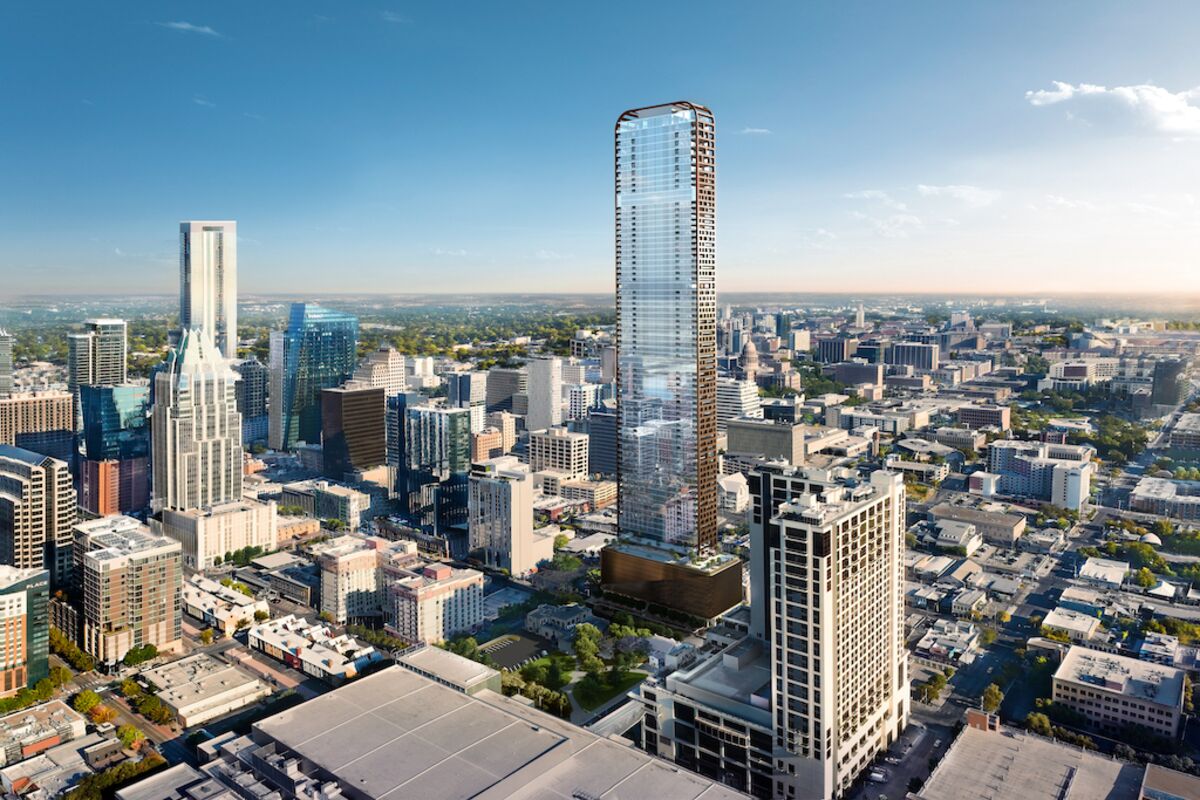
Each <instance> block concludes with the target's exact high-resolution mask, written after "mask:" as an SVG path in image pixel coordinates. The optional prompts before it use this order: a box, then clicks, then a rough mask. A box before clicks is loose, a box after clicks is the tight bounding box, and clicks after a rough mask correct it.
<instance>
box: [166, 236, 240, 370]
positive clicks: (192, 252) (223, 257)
mask: <svg viewBox="0 0 1200 800" xmlns="http://www.w3.org/2000/svg"><path fill="white" fill-rule="evenodd" d="M179 327H180V329H181V330H187V329H189V328H203V329H204V330H206V331H208V335H209V336H211V337H212V338H213V341H214V342H216V345H217V349H218V350H220V351H221V352H222V353H223V354H224V355H225V357H226V358H237V342H238V338H237V223H236V222H234V221H232V220H220V221H211V220H210V221H203V222H201V221H191V222H181V223H179Z"/></svg>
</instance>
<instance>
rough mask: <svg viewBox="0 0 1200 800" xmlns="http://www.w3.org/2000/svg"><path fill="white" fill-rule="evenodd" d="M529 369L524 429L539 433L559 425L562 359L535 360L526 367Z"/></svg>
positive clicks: (561, 408)
mask: <svg viewBox="0 0 1200 800" xmlns="http://www.w3.org/2000/svg"><path fill="white" fill-rule="evenodd" d="M527 366H528V369H529V384H528V389H527V393H528V395H529V411H528V413H527V414H526V415H525V429H526V430H530V431H540V430H544V429H546V428H553V427H554V426H556V425H561V424H562V421H563V415H562V412H563V407H562V387H563V380H562V359H561V358H535V359H533V360H532V361H530V362H529V364H528V365H527Z"/></svg>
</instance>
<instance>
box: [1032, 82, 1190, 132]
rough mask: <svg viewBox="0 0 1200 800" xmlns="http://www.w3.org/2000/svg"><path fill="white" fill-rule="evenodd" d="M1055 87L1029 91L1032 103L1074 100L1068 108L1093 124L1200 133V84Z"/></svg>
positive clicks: (1047, 104)
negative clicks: (1176, 87) (1177, 87)
mask: <svg viewBox="0 0 1200 800" xmlns="http://www.w3.org/2000/svg"><path fill="white" fill-rule="evenodd" d="M1053 83H1054V88H1053V89H1038V90H1036V91H1029V92H1026V93H1025V99H1026V100H1028V101H1029V103H1030V104H1031V105H1034V106H1038V107H1042V106H1053V105H1059V104H1061V103H1070V104H1071V105H1072V106H1073V107H1075V109H1074V113H1073V112H1070V111H1069V112H1068V113H1070V114H1071V115H1072V118H1075V117H1078V118H1080V119H1083V120H1085V121H1086V122H1088V123H1089V124H1095V123H1098V122H1108V123H1110V124H1122V123H1124V124H1133V125H1135V126H1137V127H1140V128H1144V129H1148V130H1151V131H1154V132H1155V133H1160V134H1164V135H1167V136H1172V137H1175V138H1190V137H1198V136H1200V105H1196V102H1197V101H1200V88H1195V89H1191V90H1188V91H1183V92H1172V91H1170V90H1169V89H1164V88H1163V87H1161V86H1155V85H1153V84H1149V83H1142V84H1138V85H1136V86H1113V87H1111V88H1109V87H1107V86H1097V85H1095V84H1091V83H1080V84H1078V85H1076V84H1070V83H1063V82H1062V81H1054V82H1053Z"/></svg>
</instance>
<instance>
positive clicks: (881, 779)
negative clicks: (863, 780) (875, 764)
mask: <svg viewBox="0 0 1200 800" xmlns="http://www.w3.org/2000/svg"><path fill="white" fill-rule="evenodd" d="M867 780H869V781H870V782H871V783H887V780H888V779H887V775H886V774H885V773H884V772H883V771H882V770H878V769H873V770H871V774H870V775H868V776H867Z"/></svg>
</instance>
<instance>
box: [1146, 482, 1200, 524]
mask: <svg viewBox="0 0 1200 800" xmlns="http://www.w3.org/2000/svg"><path fill="white" fill-rule="evenodd" d="M1129 506H1130V508H1132V509H1133V510H1134V511H1140V512H1142V513H1144V514H1158V515H1159V516H1161V517H1173V518H1175V519H1185V520H1198V519H1200V482H1198V481H1173V480H1169V479H1167V478H1142V479H1141V480H1139V481H1138V482H1137V486H1135V487H1134V488H1133V492H1131V493H1130V495H1129Z"/></svg>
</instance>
